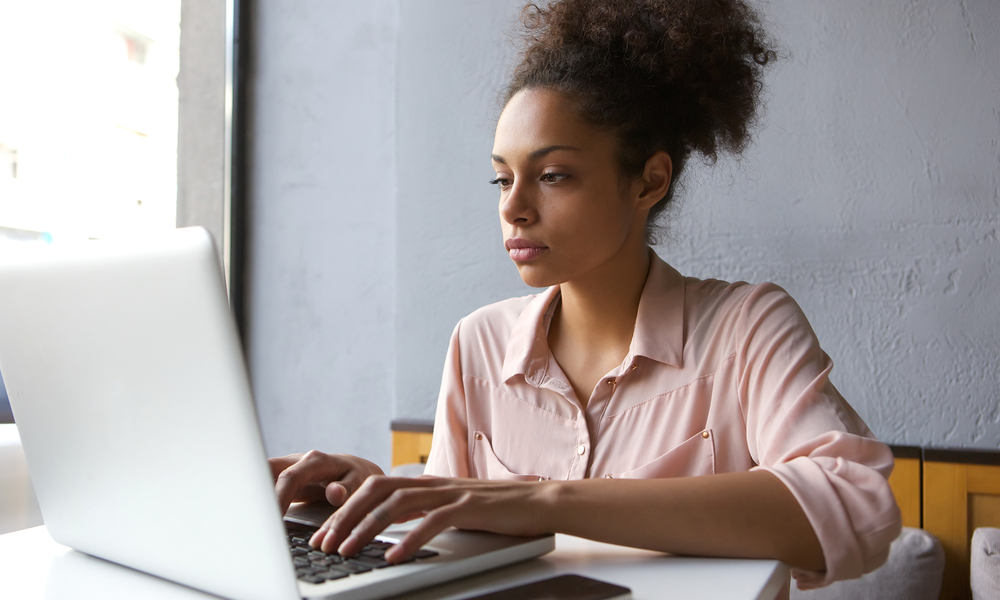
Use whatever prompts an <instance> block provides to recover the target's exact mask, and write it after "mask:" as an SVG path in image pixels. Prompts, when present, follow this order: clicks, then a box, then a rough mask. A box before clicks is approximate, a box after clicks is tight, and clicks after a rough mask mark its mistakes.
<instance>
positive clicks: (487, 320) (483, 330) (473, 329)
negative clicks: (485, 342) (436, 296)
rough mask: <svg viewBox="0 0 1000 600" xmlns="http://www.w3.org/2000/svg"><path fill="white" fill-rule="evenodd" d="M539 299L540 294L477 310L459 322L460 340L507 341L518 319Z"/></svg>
mask: <svg viewBox="0 0 1000 600" xmlns="http://www.w3.org/2000/svg"><path fill="white" fill-rule="evenodd" d="M538 297H539V294H529V295H527V296H519V297H517V298H508V299H507V300H501V301H499V302H494V303H493V304H487V305H486V306H483V307H482V308H477V309H476V310H474V311H472V312H471V313H469V314H468V315H466V316H465V317H462V319H461V320H460V321H459V323H458V327H457V328H456V330H457V331H458V332H459V336H460V340H462V341H464V340H471V339H480V338H502V339H504V340H506V339H507V338H509V337H510V333H511V332H512V331H513V329H514V326H515V325H516V324H517V322H518V319H520V317H521V315H522V314H523V313H524V311H525V310H526V309H527V308H528V307H529V306H530V305H531V304H532V302H534V301H535V300H536V299H538Z"/></svg>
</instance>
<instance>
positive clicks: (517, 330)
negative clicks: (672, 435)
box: [502, 250, 684, 386]
mask: <svg viewBox="0 0 1000 600" xmlns="http://www.w3.org/2000/svg"><path fill="white" fill-rule="evenodd" d="M649 254H650V264H649V274H648V275H647V276H646V284H645V286H643V288H642V296H641V297H640V298H639V312H638V314H637V315H636V320H635V332H634V333H633V334H632V344H631V346H630V347H629V355H630V356H629V357H627V358H626V360H627V361H629V360H630V359H631V358H632V357H635V356H644V357H646V358H649V359H652V360H655V361H658V362H661V363H665V364H668V365H672V366H675V367H678V368H680V367H682V366H684V277H682V276H681V274H680V273H678V272H677V271H676V270H675V269H674V268H673V267H671V266H670V265H668V264H667V263H665V262H663V260H662V259H661V258H660V257H659V256H657V255H656V253H655V252H653V251H652V250H650V251H649ZM558 298H559V286H558V285H554V286H552V287H550V288H549V289H547V290H545V291H544V292H542V293H541V294H538V295H537V296H535V298H534V299H533V300H532V301H531V302H530V303H528V306H527V307H526V308H525V309H524V311H522V312H521V314H520V316H518V318H517V321H516V322H515V323H514V328H513V330H512V331H511V334H510V339H509V340H508V342H507V353H506V355H505V356H504V361H503V372H502V377H503V380H504V381H507V380H509V379H510V378H511V377H513V376H515V375H523V376H524V378H525V379H526V380H527V381H528V382H530V383H532V384H534V385H536V386H537V385H540V384H541V383H542V382H543V380H544V379H545V377H546V375H547V371H548V362H549V345H548V341H547V337H548V331H549V322H550V321H551V319H552V314H553V313H554V311H555V307H556V302H555V301H556V300H557V299H558Z"/></svg>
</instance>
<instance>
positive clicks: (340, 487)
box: [325, 481, 351, 506]
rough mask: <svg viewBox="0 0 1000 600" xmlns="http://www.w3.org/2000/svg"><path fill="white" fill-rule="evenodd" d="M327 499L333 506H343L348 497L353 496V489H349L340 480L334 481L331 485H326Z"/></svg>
mask: <svg viewBox="0 0 1000 600" xmlns="http://www.w3.org/2000/svg"><path fill="white" fill-rule="evenodd" d="M325 495H326V501H327V502H329V503H330V504H332V505H333V506H341V505H342V504H343V503H344V502H347V499H348V498H350V497H351V490H350V489H348V487H347V486H346V485H344V484H343V483H341V482H339V481H334V482H333V483H331V484H330V485H328V486H326V490H325Z"/></svg>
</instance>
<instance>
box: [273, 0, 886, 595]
mask: <svg viewBox="0 0 1000 600" xmlns="http://www.w3.org/2000/svg"><path fill="white" fill-rule="evenodd" d="M522 20H523V23H524V27H525V38H524V39H525V41H526V47H525V50H524V53H523V56H522V60H521V62H520V64H519V65H518V66H517V68H516V69H515V71H514V74H513V77H512V80H511V83H510V86H509V88H508V90H507V93H506V102H505V105H504V109H503V111H502V113H501V115H500V118H499V120H498V122H497V128H496V135H495V140H494V147H493V152H492V161H493V166H494V168H495V169H496V179H495V180H494V181H493V183H494V184H496V185H497V186H498V187H499V188H500V207H499V208H500V218H501V227H502V230H503V235H504V243H505V247H506V249H507V250H508V253H509V255H510V258H511V259H512V260H513V262H514V263H515V265H516V266H517V269H518V272H519V273H520V275H521V278H522V279H523V280H524V282H525V283H527V284H528V285H531V286H533V287H539V288H547V290H546V291H544V292H542V293H540V294H537V295H533V296H527V297H524V298H515V299H511V300H507V301H504V302H500V303H497V304H493V305H490V306H487V307H484V308H482V309H480V310H478V311H476V312H474V313H472V314H471V315H469V316H468V317H466V318H465V319H463V320H462V321H461V322H460V323H459V325H458V326H457V327H456V328H455V332H454V334H453V335H452V340H451V346H450V348H449V352H448V357H447V359H446V365H445V373H444V379H443V382H442V389H441V396H440V400H439V405H438V411H437V417H436V421H435V432H434V446H433V448H432V450H431V456H430V458H429V461H428V465H427V473H428V474H429V475H435V476H438V477H428V478H420V479H416V480H407V479H394V478H386V477H383V476H381V475H382V473H381V471H380V470H379V469H378V467H377V466H375V465H374V464H372V463H370V462H367V461H364V460H363V459H359V458H356V457H349V456H343V455H337V456H331V455H326V454H322V453H319V452H315V451H314V452H311V453H308V454H306V455H293V456H289V457H284V458H282V459H272V466H273V469H274V472H275V474H276V478H277V483H276V487H277V491H278V495H279V500H280V502H281V504H282V507H283V508H284V507H287V505H288V503H289V502H291V501H293V500H307V499H315V498H317V497H325V498H326V499H327V500H329V501H330V502H331V503H332V504H335V505H341V504H343V506H342V508H341V509H340V510H338V511H337V513H336V514H335V515H334V516H333V517H331V519H330V520H329V521H328V522H327V523H326V524H325V525H324V527H323V528H321V529H320V531H318V532H317V533H316V535H315V536H314V537H313V540H312V543H313V544H314V545H315V546H318V547H321V548H322V549H323V550H324V551H333V550H338V549H339V551H340V552H341V553H342V554H347V555H349V554H352V553H354V552H356V551H357V550H358V549H360V548H361V547H362V546H363V545H364V544H365V543H366V542H367V541H369V540H370V539H371V538H372V537H373V536H374V535H376V534H377V533H379V532H380V531H381V530H382V529H384V528H385V527H386V526H388V525H389V524H391V523H392V522H394V521H399V520H402V519H407V518H411V517H415V516H424V517H425V518H424V520H423V521H422V523H421V524H420V525H418V526H417V527H416V528H415V529H413V531H412V532H411V533H410V534H409V535H408V536H407V537H406V538H405V539H404V540H403V541H402V543H400V544H398V545H397V546H396V547H394V548H393V549H392V550H390V551H389V552H388V553H387V554H386V558H387V559H388V560H390V561H398V560H402V559H403V558H405V557H406V556H408V555H409V554H410V553H412V552H413V551H415V550H416V549H417V548H419V547H420V546H421V545H422V544H424V543H425V542H427V541H428V540H429V539H430V538H431V537H433V536H434V535H435V534H436V533H438V532H439V531H441V530H442V529H443V528H445V527H448V526H457V527H462V528H467V529H482V530H489V531H495V532H500V533H508V534H522V535H532V534H540V533H545V532H564V533H569V534H573V535H578V536H582V537H587V538H591V539H596V540H600V541H606V542H611V543H616V544H623V545H629V546H636V547H642V548H649V549H654V550H662V551H666V552H674V553H680V554H697V555H715V556H739V557H768V558H777V559H780V560H782V561H784V562H786V563H788V564H790V565H791V566H792V567H793V575H794V576H795V577H796V579H797V580H798V582H799V586H800V587H803V588H808V587H816V586H820V585H825V584H827V583H829V582H831V581H834V580H837V579H843V578H851V577H858V576H860V575H861V574H863V573H864V572H867V571H871V570H872V569H874V568H876V567H878V566H879V565H881V564H882V563H883V562H884V561H885V558H886V556H887V552H888V547H889V543H890V542H891V541H892V539H894V538H895V537H896V535H897V534H898V533H899V529H900V520H899V511H898V508H897V507H896V504H895V501H894V499H893V496H892V493H891V491H890V490H889V487H888V485H887V483H886V479H885V478H886V477H887V476H888V474H889V472H890V471H891V469H892V456H891V454H890V452H889V451H888V449H887V448H886V446H884V445H883V444H881V443H879V442H877V441H876V440H875V439H874V437H873V436H872V434H871V432H870V431H869V430H868V428H867V427H866V426H865V424H864V423H863V422H862V421H861V419H860V418H859V417H858V416H857V414H856V413H855V412H854V411H853V410H852V409H851V408H850V406H849V405H848V404H847V403H846V402H845V401H844V400H843V398H841V396H840V395H839V393H838V392H837V390H836V389H835V388H834V387H833V386H832V385H831V383H830V382H829V379H828V376H829V373H830V370H831V368H832V363H831V361H830V359H829V357H827V356H826V354H825V353H823V351H822V350H821V349H820V347H819V344H818V342H817V340H816V337H815V335H814V333H813V332H812V329H811V328H810V327H809V325H808V323H807V321H806V319H805V317H804V316H803V314H802V312H801V310H800V309H799V308H798V306H797V305H796V304H795V303H794V301H793V300H791V298H790V297H788V295H787V294H786V293H785V292H784V291H783V290H781V289H780V288H778V287H776V286H774V285H771V284H763V285H748V284H742V283H740V284H728V283H725V282H720V281H714V280H707V281H700V280H696V279H693V278H684V277H682V276H681V275H680V274H678V273H677V272H676V271H675V270H673V269H672V268H671V267H670V266H669V265H667V264H666V263H664V262H663V261H662V260H660V258H659V257H658V256H657V255H656V254H655V253H654V252H653V251H652V250H651V248H650V246H649V240H650V239H651V237H652V233H653V232H654V228H655V220H656V217H657V215H659V214H661V212H662V211H663V210H664V208H665V207H666V206H668V205H669V202H670V200H671V198H672V197H673V193H674V190H675V189H676V181H677V179H678V177H679V176H680V174H681V172H682V171H683V169H684V166H685V164H686V162H687V160H688V158H689V157H690V156H691V154H692V153H693V152H697V153H700V154H702V155H703V156H705V157H707V158H708V159H714V158H715V157H716V156H717V153H718V152H719V151H720V150H728V151H734V152H738V151H740V150H742V149H743V148H744V147H745V146H746V144H747V143H748V140H749V130H750V127H751V125H752V123H753V120H754V117H755V114H756V109H757V105H758V93H759V90H760V88H761V71H762V67H763V66H764V65H765V64H766V63H767V62H768V61H770V60H771V59H773V56H774V53H773V51H772V50H770V49H769V47H768V45H767V40H766V36H765V35H764V33H763V31H762V29H761V27H760V25H759V21H758V18H757V17H756V15H755V14H754V13H753V12H752V10H751V9H750V8H749V7H748V6H747V5H746V4H745V3H744V2H742V1H740V0H711V1H709V0H674V1H671V0H601V1H588V0H557V1H555V2H553V3H551V4H549V5H547V6H546V7H545V8H538V7H535V6H533V5H529V6H528V7H527V8H526V9H525V11H524V13H523V19H522ZM709 474H714V475H715V476H713V477H699V476H700V475H709ZM373 475H374V476H373Z"/></svg>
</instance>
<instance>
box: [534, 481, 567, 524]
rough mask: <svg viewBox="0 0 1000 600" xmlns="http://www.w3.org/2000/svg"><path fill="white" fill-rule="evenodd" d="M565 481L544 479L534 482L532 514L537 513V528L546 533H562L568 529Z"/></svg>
mask: <svg viewBox="0 0 1000 600" xmlns="http://www.w3.org/2000/svg"><path fill="white" fill-rule="evenodd" d="M566 483H567V482H565V481H543V482H539V483H537V484H532V486H533V487H534V491H533V493H532V494H531V500H530V502H531V505H532V506H531V508H532V514H534V515H536V517H537V519H538V522H537V523H536V525H537V529H538V531H540V532H544V533H561V532H565V531H566V519H565V517H566V513H567V512H568V510H567V509H568V507H567V506H566V503H565V496H566V493H567V489H566V488H567V485H566Z"/></svg>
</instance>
